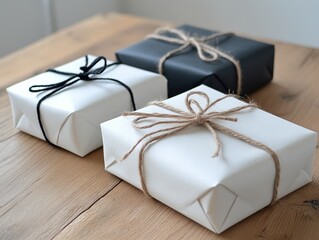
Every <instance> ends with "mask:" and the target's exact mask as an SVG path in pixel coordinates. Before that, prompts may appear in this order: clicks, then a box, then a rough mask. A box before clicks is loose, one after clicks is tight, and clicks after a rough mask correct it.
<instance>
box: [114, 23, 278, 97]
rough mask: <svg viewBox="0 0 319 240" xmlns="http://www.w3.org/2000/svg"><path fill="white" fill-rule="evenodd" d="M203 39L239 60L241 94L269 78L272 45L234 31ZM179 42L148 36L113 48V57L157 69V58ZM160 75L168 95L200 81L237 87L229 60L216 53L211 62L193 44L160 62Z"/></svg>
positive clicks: (194, 32) (199, 32)
mask: <svg viewBox="0 0 319 240" xmlns="http://www.w3.org/2000/svg"><path fill="white" fill-rule="evenodd" d="M178 29H181V30H183V31H184V32H186V33H187V34H188V35H191V36H195V37H201V36H208V35H210V34H212V33H214V31H209V30H205V29H201V28H197V27H193V26H189V25H182V26H180V27H178ZM206 43H209V45H212V46H214V47H217V48H218V49H219V50H222V51H223V52H225V53H227V54H230V55H231V56H233V57H234V58H235V59H236V60H238V61H239V62H240V66H241V70H242V91H241V95H246V94H249V93H251V92H253V91H255V90H257V89H259V88H260V87H262V86H264V85H265V84H266V83H268V82H269V81H271V80H272V77H273V65H274V46H273V45H271V44H267V43H263V42H258V41H254V40H250V39H247V38H242V37H238V36H235V35H231V36H224V37H219V38H217V39H214V40H211V41H207V42H206ZM179 46H180V45H178V44H174V43H168V42H164V41H161V40H156V39H150V38H149V39H145V40H142V41H140V42H138V43H136V44H134V45H132V46H129V47H127V48H124V49H121V50H119V51H117V52H116V57H117V59H118V60H119V61H120V62H122V63H124V64H127V65H131V66H134V67H138V68H142V69H145V70H148V71H152V72H158V62H159V60H160V59H161V57H162V56H163V55H165V54H166V53H167V52H169V51H171V50H174V49H176V48H178V47H179ZM164 76H165V77H166V78H167V80H168V96H169V97H172V96H175V95H177V94H179V93H182V92H185V91H187V90H189V89H192V88H194V87H196V86H199V85H201V84H205V85H207V86H209V87H212V88H214V89H216V90H218V91H221V92H224V93H228V92H236V88H237V74H236V68H235V66H234V65H233V64H232V63H231V62H230V61H228V60H227V59H224V58H221V57H220V58H218V59H217V60H216V61H213V62H204V61H202V60H201V59H200V58H199V57H198V55H197V50H196V49H195V48H193V47H188V48H187V49H185V50H184V51H183V52H181V53H179V54H177V55H174V56H172V57H170V58H168V59H167V60H166V61H165V63H164Z"/></svg>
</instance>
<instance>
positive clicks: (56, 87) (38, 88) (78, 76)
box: [29, 55, 136, 146]
mask: <svg viewBox="0 0 319 240" xmlns="http://www.w3.org/2000/svg"><path fill="white" fill-rule="evenodd" d="M100 61H103V63H104V64H103V66H102V67H99V68H96V69H92V68H93V67H94V66H95V65H96V64H97V63H98V62H100ZM118 64H120V62H113V63H111V64H107V60H106V58H105V57H103V56H100V57H97V58H95V59H94V60H93V62H92V63H91V64H89V59H88V56H87V55H85V65H84V66H82V67H80V70H81V71H82V72H80V73H72V72H63V71H59V70H56V69H48V70H47V72H52V73H56V74H62V75H65V76H69V78H68V79H66V80H64V81H62V82H58V83H52V84H45V85H33V86H31V87H30V88H29V91H30V92H45V91H49V90H53V91H51V92H49V93H48V94H46V95H44V96H43V97H42V98H41V99H40V100H39V101H38V103H37V115H38V122H39V125H40V128H41V131H42V134H43V136H44V138H45V140H46V141H47V142H48V143H49V144H51V145H53V146H56V145H55V144H53V143H52V142H51V141H50V140H49V139H48V137H47V135H46V133H45V130H44V127H43V123H42V120H41V111H40V106H41V103H42V102H43V101H44V100H45V99H47V98H49V97H51V96H52V95H53V94H55V93H57V92H59V91H61V90H62V89H64V88H66V87H68V86H71V85H73V84H74V83H76V82H78V81H80V80H83V81H96V80H104V81H111V82H115V83H117V84H119V85H121V86H123V87H124V88H125V89H126V90H127V91H128V93H129V94H130V98H131V102H132V107H133V110H134V111H135V110H136V105H135V101H134V95H133V92H132V90H131V88H130V87H129V86H127V85H126V84H125V83H123V82H121V81H119V80H117V79H114V78H99V77H90V75H98V74H101V73H103V72H104V71H105V69H107V68H109V67H111V66H114V65H118Z"/></svg>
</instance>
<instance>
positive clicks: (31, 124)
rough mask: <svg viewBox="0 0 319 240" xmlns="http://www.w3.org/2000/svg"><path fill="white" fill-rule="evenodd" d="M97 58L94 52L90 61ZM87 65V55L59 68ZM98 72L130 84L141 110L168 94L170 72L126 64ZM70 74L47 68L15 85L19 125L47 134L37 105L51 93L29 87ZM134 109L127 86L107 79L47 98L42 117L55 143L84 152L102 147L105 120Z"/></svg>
mask: <svg viewBox="0 0 319 240" xmlns="http://www.w3.org/2000/svg"><path fill="white" fill-rule="evenodd" d="M95 58H96V57H94V56H88V59H89V63H91V62H92V61H93V60H94V59H95ZM108 63H109V62H108ZM84 64H85V57H82V58H79V59H77V60H75V61H72V62H70V63H67V64H65V65H63V66H60V67H58V68H55V69H57V70H60V71H65V72H72V73H79V72H80V69H79V68H80V67H81V66H83V65H84ZM101 66H102V62H99V63H98V64H97V65H96V66H95V67H94V69H95V68H98V67H101ZM95 77H99V78H114V79H117V80H119V81H121V82H123V83H124V84H126V85H127V86H129V87H130V89H131V90H132V92H133V94H134V99H135V104H136V108H137V109H138V108H141V107H144V106H145V105H146V104H147V103H148V102H149V101H151V100H154V99H163V98H166V96H167V80H166V79H165V77H163V76H161V75H158V74H154V73H151V72H148V71H145V70H141V69H138V68H134V67H130V66H127V65H124V64H119V65H115V66H112V67H110V68H107V69H106V70H105V71H104V72H103V73H102V74H99V75H96V76H95ZM67 78H68V76H64V75H61V74H57V73H52V72H45V73H42V74H39V75H37V76H35V77H32V78H30V79H28V80H25V81H23V82H20V83H18V84H15V85H13V86H11V87H9V88H8V89H7V92H8V94H9V97H10V101H11V106H12V112H13V119H14V124H15V126H16V127H17V128H18V129H20V130H22V131H24V132H26V133H28V134H31V135H33V136H35V137H38V138H40V139H44V136H43V133H42V131H41V129H40V126H39V122H38V118H37V112H36V107H37V103H38V101H39V100H40V99H41V97H43V96H44V95H45V94H47V92H42V93H34V92H30V91H29V87H31V86H33V85H38V84H52V83H56V82H61V81H63V80H65V79H67ZM48 92H50V91H48ZM130 110H132V102H131V98H130V95H129V92H128V91H127V89H125V88H124V87H123V86H121V85H119V84H117V83H114V82H111V81H107V80H95V81H83V80H80V81H78V82H77V83H75V84H73V85H72V86H69V87H67V88H65V89H63V90H62V91H60V92H58V93H56V94H54V95H52V96H51V97H49V98H47V99H45V100H44V101H43V102H42V104H41V106H40V113H41V120H42V123H43V126H44V129H45V133H46V135H47V137H48V139H49V140H50V142H52V143H53V144H55V145H57V146H60V147H61V148H64V149H67V150H69V151H71V152H73V153H75V154H77V155H80V156H84V155H86V154H88V153H89V152H91V151H93V150H94V149H96V148H98V147H101V146H102V136H101V130H100V123H102V122H104V121H106V120H109V119H112V118H114V117H117V116H120V115H121V114H122V112H123V111H130Z"/></svg>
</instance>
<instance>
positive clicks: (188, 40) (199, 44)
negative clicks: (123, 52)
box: [147, 27, 242, 95]
mask: <svg viewBox="0 0 319 240" xmlns="http://www.w3.org/2000/svg"><path fill="white" fill-rule="evenodd" d="M163 33H170V34H173V35H174V36H175V37H171V36H164V35H162V34H163ZM230 35H233V34H232V33H213V34H211V35H209V36H206V37H198V38H197V37H192V36H189V35H188V34H187V33H185V32H183V31H182V30H178V29H175V28H169V27H163V28H159V29H157V30H156V31H155V33H153V34H150V35H149V36H148V37H147V38H153V39H157V40H161V41H165V42H169V43H174V44H178V45H181V46H180V47H178V48H177V49H174V50H172V51H169V52H167V53H166V54H165V55H164V56H162V57H161V59H160V61H159V63H158V72H159V73H160V74H162V75H163V72H164V69H163V68H164V62H165V61H166V60H167V59H168V58H170V57H172V56H174V55H176V54H179V53H181V52H182V51H183V50H184V49H186V48H187V47H191V46H192V47H195V48H196V50H197V54H198V56H199V58H200V59H201V60H202V61H205V62H212V61H215V60H217V59H218V58H219V57H223V58H225V59H227V60H228V61H230V62H231V63H232V64H234V66H235V68H236V74H237V90H236V93H237V94H239V95H240V94H241V90H242V72H241V67H240V64H239V62H238V61H237V60H236V59H235V58H234V57H233V56H231V55H230V54H227V53H225V52H223V51H221V50H219V49H218V48H216V47H213V46H211V45H209V44H208V43H206V42H207V41H210V40H213V39H216V38H218V37H222V36H230Z"/></svg>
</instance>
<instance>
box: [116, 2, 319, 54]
mask: <svg viewBox="0 0 319 240" xmlns="http://www.w3.org/2000/svg"><path fill="white" fill-rule="evenodd" d="M124 1H125V4H122V9H121V10H122V11H124V12H127V13H131V14H137V15H141V16H146V17H150V18H157V19H163V20H168V21H171V22H175V23H191V24H194V25H197V26H202V27H207V28H209V29H216V30H222V31H234V32H237V33H243V34H248V35H251V36H258V37H265V38H270V39H275V40H281V41H285V42H290V43H296V44H301V45H305V46H311V47H316V48H319V0H304V1H301V0H279V1H278V0H124Z"/></svg>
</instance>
